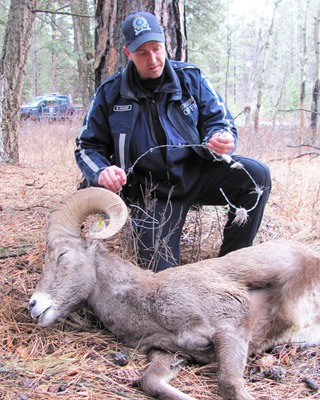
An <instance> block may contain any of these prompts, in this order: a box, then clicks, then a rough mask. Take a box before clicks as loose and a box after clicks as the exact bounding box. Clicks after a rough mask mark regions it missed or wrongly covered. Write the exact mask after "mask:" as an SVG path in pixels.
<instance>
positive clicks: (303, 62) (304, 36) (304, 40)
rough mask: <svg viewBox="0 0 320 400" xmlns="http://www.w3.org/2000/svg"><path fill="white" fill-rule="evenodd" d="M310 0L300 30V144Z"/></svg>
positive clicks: (303, 119) (302, 126)
mask: <svg viewBox="0 0 320 400" xmlns="http://www.w3.org/2000/svg"><path fill="white" fill-rule="evenodd" d="M309 5H310V0H307V3H306V10H305V13H304V15H305V18H304V26H303V28H302V56H301V87H300V130H299V136H300V144H303V141H304V127H305V107H306V103H305V99H306V80H307V73H306V67H307V62H308V52H307V28H308V10H309Z"/></svg>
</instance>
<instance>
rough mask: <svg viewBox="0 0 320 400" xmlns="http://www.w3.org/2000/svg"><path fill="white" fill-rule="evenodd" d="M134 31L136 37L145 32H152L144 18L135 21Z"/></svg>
mask: <svg viewBox="0 0 320 400" xmlns="http://www.w3.org/2000/svg"><path fill="white" fill-rule="evenodd" d="M133 29H134V33H135V34H136V36H138V35H139V33H141V32H143V31H151V28H150V26H149V24H148V21H147V20H146V19H145V18H144V17H140V16H138V17H137V18H135V19H134V20H133Z"/></svg>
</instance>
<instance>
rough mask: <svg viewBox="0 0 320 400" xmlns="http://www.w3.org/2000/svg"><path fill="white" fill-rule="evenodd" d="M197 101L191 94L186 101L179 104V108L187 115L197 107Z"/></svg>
mask: <svg viewBox="0 0 320 400" xmlns="http://www.w3.org/2000/svg"><path fill="white" fill-rule="evenodd" d="M197 107H198V106H197V103H196V101H195V99H194V97H193V96H191V97H190V98H189V99H188V100H187V101H185V102H184V103H182V104H181V106H180V108H181V110H182V111H183V114H184V115H189V114H190V113H191V112H192V111H193V110H195V109H196V108H197Z"/></svg>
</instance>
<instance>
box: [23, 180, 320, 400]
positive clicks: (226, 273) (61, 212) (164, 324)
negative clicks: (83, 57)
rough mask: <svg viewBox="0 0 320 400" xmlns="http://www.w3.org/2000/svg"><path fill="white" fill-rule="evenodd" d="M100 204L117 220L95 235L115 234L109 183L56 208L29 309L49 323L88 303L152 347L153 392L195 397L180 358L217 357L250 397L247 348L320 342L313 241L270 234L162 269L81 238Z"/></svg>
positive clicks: (239, 398)
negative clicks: (180, 379) (179, 377)
mask: <svg viewBox="0 0 320 400" xmlns="http://www.w3.org/2000/svg"><path fill="white" fill-rule="evenodd" d="M96 211H97V212H98V211H99V212H104V213H107V214H108V215H109V217H110V223H109V225H108V226H107V227H106V228H105V230H104V231H103V232H100V233H96V234H95V238H99V237H108V236H111V235H113V234H114V233H115V232H116V231H118V230H119V229H120V228H121V227H122V225H123V224H124V223H125V221H126V218H127V209H126V206H125V205H124V203H123V202H122V201H121V200H120V198H119V197H118V196H117V195H115V194H113V193H111V192H109V191H107V190H105V189H101V188H90V189H84V190H82V191H80V192H77V193H76V194H75V195H73V196H71V197H70V198H69V199H67V200H66V201H65V202H64V203H62V204H61V205H60V206H59V207H58V208H57V209H56V210H55V211H54V212H53V213H52V215H51V218H50V221H49V227H48V250H47V254H46V262H45V269H44V272H43V275H42V277H41V279H40V281H39V283H38V285H37V288H36V290H35V293H34V294H33V296H32V297H31V299H30V302H29V309H30V311H31V316H32V318H33V319H35V320H36V321H38V323H39V325H41V326H43V327H46V326H48V325H51V324H53V323H54V322H55V321H57V319H58V318H60V317H65V316H67V314H69V313H70V312H71V311H74V310H75V309H77V308H79V306H81V305H83V304H85V303H87V304H88V305H89V306H90V307H91V308H92V309H93V311H94V313H95V314H96V315H97V317H98V318H99V319H100V320H101V322H102V323H103V324H104V326H105V327H106V328H107V329H108V330H109V331H110V332H112V333H113V334H114V335H115V336H117V337H118V338H119V339H121V340H123V341H124V342H125V343H126V344H127V345H128V346H131V347H135V348H138V349H140V350H141V351H144V352H146V353H149V356H150V365H149V367H148V368H147V369H146V371H145V373H144V375H143V376H142V379H141V386H142V388H143V389H144V391H145V392H146V393H147V394H149V395H151V396H154V397H158V398H160V399H173V400H191V397H190V396H188V395H186V394H184V393H182V392H181V391H179V390H177V389H175V388H174V387H173V386H171V385H170V384H169V381H170V379H171V378H172V377H173V376H174V375H175V374H177V372H178V371H179V364H180V363H183V362H184V361H185V360H188V361H189V360H193V361H195V362H198V363H211V362H213V361H217V362H218V385H219V390H220V393H221V395H222V397H223V398H224V399H225V400H227V399H228V400H230V399H233V400H250V399H253V397H252V396H251V395H249V394H248V392H247V391H246V390H245V388H244V383H243V376H242V375H243V369H244V366H245V363H246V357H247V355H248V354H250V353H257V352H262V351H264V350H266V349H268V348H270V347H272V346H275V345H278V344H283V343H288V342H298V343H301V344H310V345H311V344H319V343H320V258H319V256H318V255H317V254H316V253H315V252H313V251H311V250H310V249H309V250H308V249H306V248H305V247H304V246H302V245H298V244H293V243H290V242H269V243H264V244H260V245H255V246H253V247H250V248H246V249H242V250H238V251H235V252H233V253H230V254H228V255H227V256H224V257H222V258H217V259H210V260H204V261H199V262H196V263H193V264H188V265H184V266H180V267H176V268H171V269H168V270H165V271H162V272H159V273H153V272H152V271H148V270H142V269H141V268H139V267H138V266H135V265H133V264H132V263H130V262H128V261H125V260H123V259H122V258H120V257H119V256H117V255H114V254H111V253H110V252H108V251H107V250H106V249H105V248H104V247H103V245H102V244H101V243H100V242H99V241H98V240H90V239H84V238H83V237H80V230H81V225H82V224H83V221H84V220H85V218H86V217H87V216H88V215H89V214H92V213H93V212H96ZM176 354H178V356H175V355H176Z"/></svg>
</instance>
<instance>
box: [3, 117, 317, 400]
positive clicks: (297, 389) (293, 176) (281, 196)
mask: <svg viewBox="0 0 320 400" xmlns="http://www.w3.org/2000/svg"><path fill="white" fill-rule="evenodd" d="M79 126H80V121H73V123H54V124H45V123H43V122H42V123H29V124H28V123H24V124H23V125H22V126H21V129H20V139H19V145H20V163H19V165H8V164H0V185H1V189H0V232H1V233H0V268H1V274H0V293H1V303H0V346H1V347H0V349H1V353H0V399H1V400H13V399H20V400H36V399H41V400H44V399H53V398H55V399H56V398H60V399H68V400H79V399H94V400H100V399H101V400H102V399H104V400H105V399H108V400H109V399H111V400H112V399H117V400H118V399H119V400H124V399H147V398H148V397H147V396H145V395H144V394H143V392H142V391H141V389H140V387H139V385H138V384H137V381H138V379H139V376H140V375H141V372H142V371H143V369H144V368H145V366H146V358H145V355H144V354H141V353H139V352H137V351H136V350H134V349H129V353H128V354H127V350H126V349H125V348H124V346H123V344H122V343H121V342H119V341H117V340H116V338H114V337H113V336H112V335H111V334H110V333H108V332H107V331H106V330H104V329H103V328H102V327H101V326H100V324H99V322H98V321H97V320H96V319H95V317H94V316H93V315H92V314H91V312H90V310H87V309H85V310H84V311H82V312H78V313H74V314H72V315H71V316H70V317H68V318H67V319H66V320H64V321H61V322H60V323H58V324H56V325H54V326H52V327H50V328H45V329H44V328H41V327H39V326H37V325H36V324H35V323H34V322H33V321H32V320H31V318H30V315H29V312H28V309H27V305H28V299H29V298H30V296H31V294H32V292H33V289H34V288H35V285H36V283H37V281H38V280H39V277H40V274H41V271H42V269H43V265H44V255H45V251H46V224H47V221H48V216H49V214H50V211H51V210H52V208H53V207H54V206H56V205H57V204H58V203H59V202H60V200H61V199H62V198H64V197H65V196H67V195H70V194H72V193H74V192H75V190H76V186H77V183H78V181H79V179H80V174H79V171H78V169H77V167H76V165H75V162H74V158H73V150H74V138H75V136H76V134H77V131H78V129H79ZM279 129H280V128H279ZM279 129H278V130H276V131H274V130H271V129H270V128H265V129H264V130H261V132H262V133H261V134H260V136H259V137H257V135H255V136H250V135H249V134H247V133H246V132H245V131H243V132H242V133H241V130H240V137H241V138H242V139H241V140H240V143H239V149H238V152H239V153H240V152H241V154H244V155H249V156H254V157H256V158H260V159H262V160H263V161H265V162H267V163H268V165H269V166H270V168H271V172H272V183H273V189H272V194H271V196H270V200H269V203H268V205H267V208H266V212H265V216H264V220H263V223H262V225H261V229H260V231H259V233H258V235H257V238H256V241H255V243H259V242H263V241H266V240H273V239H278V238H288V239H293V240H297V241H300V242H303V243H306V244H308V245H309V246H310V247H312V248H314V249H316V250H317V251H320V182H319V170H320V157H319V155H320V154H319V145H318V146H313V147H311V146H307V147H305V146H304V147H299V146H295V145H296V143H297V140H296V139H295V137H294V133H293V130H292V129H290V131H288V130H287V129H284V128H283V132H286V134H283V132H279ZM289 133H290V136H289ZM307 153H308V154H307ZM224 217H225V210H224V209H214V210H212V209H209V208H204V209H202V210H193V211H191V212H190V213H189V216H188V220H187V223H186V226H185V229H184V232H183V237H182V263H183V264H184V263H187V262H191V261H195V259H202V258H207V257H210V256H211V257H214V256H216V253H217V251H218V248H219V246H220V243H221V235H222V228H223V221H224ZM116 240H117V239H115V241H114V242H112V243H110V244H109V246H111V249H112V251H117V250H118V249H119V248H120V247H121V243H120V244H119V243H118V242H116ZM123 357H124V358H127V360H126V363H125V364H126V365H124V366H123V365H122V366H121V365H119V359H121V358H122V359H123ZM319 365H320V349H319V347H312V348H302V347H299V346H298V345H296V346H295V345H283V346H279V347H277V348H275V349H272V350H271V351H270V352H269V353H266V354H262V355H259V356H255V357H252V358H249V359H248V363H247V367H246V371H245V381H246V388H247V390H248V392H249V393H250V394H251V395H252V396H254V397H255V398H256V399H257V400H278V399H311V398H312V399H315V398H318V399H320V393H319V390H318V389H317V388H318V386H319V385H320V378H319V376H320V373H319V372H320V370H319ZM275 367H276V368H275ZM280 368H281V369H280ZM277 369H278V371H279V369H280V371H282V372H284V373H283V374H282V377H281V379H280V377H279V375H278V376H275V375H272V373H271V372H272V371H275V370H277ZM216 372H217V368H216V365H210V366H204V367H203V366H202V367H201V366H198V365H190V366H189V365H188V366H186V367H184V369H183V371H182V372H181V373H180V374H179V376H178V377H177V378H176V379H175V380H174V381H173V385H174V386H175V387H177V388H179V389H181V390H183V391H184V392H185V393H187V394H189V395H190V396H193V397H194V398H195V399H201V400H209V399H210V400H215V399H216V400H218V399H220V397H219V396H218V394H217V375H216Z"/></svg>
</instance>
